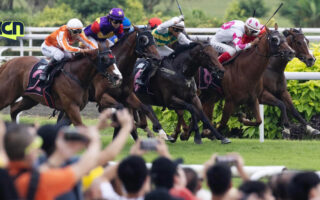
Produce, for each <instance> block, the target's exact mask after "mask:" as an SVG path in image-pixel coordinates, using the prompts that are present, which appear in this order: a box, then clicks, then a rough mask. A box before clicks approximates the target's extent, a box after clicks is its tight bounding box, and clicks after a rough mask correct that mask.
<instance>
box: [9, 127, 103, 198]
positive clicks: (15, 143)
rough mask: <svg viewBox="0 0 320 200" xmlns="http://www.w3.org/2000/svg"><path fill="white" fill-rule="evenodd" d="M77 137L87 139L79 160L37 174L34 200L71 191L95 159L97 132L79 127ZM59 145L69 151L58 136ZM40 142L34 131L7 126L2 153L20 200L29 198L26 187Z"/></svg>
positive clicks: (53, 196)
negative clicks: (86, 144)
mask: <svg viewBox="0 0 320 200" xmlns="http://www.w3.org/2000/svg"><path fill="white" fill-rule="evenodd" d="M81 134H84V135H86V136H87V137H88V138H89V139H90V143H89V145H88V147H87V151H86V152H85V153H84V154H83V156H82V157H81V159H80V160H79V161H78V162H77V163H75V164H72V165H69V166H68V167H64V168H59V169H48V170H46V171H40V172H39V173H38V174H39V179H38V187H37V188H35V190H34V199H35V200H46V199H55V198H56V197H57V196H59V195H61V194H63V193H65V192H67V191H69V190H71V188H72V187H73V186H74V185H75V184H76V182H77V181H78V180H80V178H81V177H82V176H83V175H84V174H86V173H88V172H89V170H91V169H92V168H93V167H94V166H95V165H96V162H97V160H98V156H97V155H98V153H99V151H100V141H99V133H98V131H97V129H96V128H95V127H90V128H83V129H82V131H81ZM57 141H59V142H58V143H59V145H61V146H64V150H65V151H72V149H70V147H69V145H68V144H66V142H65V141H64V139H63V135H62V134H60V135H59V136H58V138H57ZM41 145H42V139H41V138H40V137H38V136H36V129H35V128H32V127H27V128H26V127H24V126H22V125H11V126H9V127H8V128H7V132H6V135H5V150H6V152H7V155H8V158H9V173H10V175H11V176H12V177H13V176H18V177H17V178H16V179H15V186H16V189H17V191H18V194H19V196H20V197H21V198H26V197H27V195H28V197H29V195H30V190H28V189H27V188H28V185H29V183H30V182H31V181H30V179H33V178H34V174H36V173H34V172H35V171H37V170H36V169H33V166H34V163H35V162H36V160H37V159H38V153H39V148H40V147H41Z"/></svg>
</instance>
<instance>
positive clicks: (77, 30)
mask: <svg viewBox="0 0 320 200" xmlns="http://www.w3.org/2000/svg"><path fill="white" fill-rule="evenodd" d="M81 32H82V29H74V30H71V33H72V34H80V33H81Z"/></svg>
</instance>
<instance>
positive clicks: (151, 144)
mask: <svg viewBox="0 0 320 200" xmlns="http://www.w3.org/2000/svg"><path fill="white" fill-rule="evenodd" d="M158 144H159V141H158V140H157V139H155V138H148V139H144V140H141V143H140V149H142V150H147V151H156V150H157V145H158Z"/></svg>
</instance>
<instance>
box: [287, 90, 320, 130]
mask: <svg viewBox="0 0 320 200" xmlns="http://www.w3.org/2000/svg"><path fill="white" fill-rule="evenodd" d="M281 99H282V100H283V101H284V103H285V105H286V107H287V109H288V110H289V111H290V113H291V114H292V115H293V116H294V117H295V118H296V119H297V120H298V121H299V122H300V123H301V124H303V125H304V126H306V130H307V133H308V134H311V135H319V134H320V131H319V130H317V129H314V128H312V127H311V126H310V125H308V123H307V122H306V120H305V119H303V117H302V116H301V115H300V113H299V112H298V111H297V109H296V108H295V107H294V105H293V103H292V100H291V95H290V94H289V92H288V91H285V92H283V93H282V94H281Z"/></svg>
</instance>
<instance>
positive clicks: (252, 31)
mask: <svg viewBox="0 0 320 200" xmlns="http://www.w3.org/2000/svg"><path fill="white" fill-rule="evenodd" d="M250 33H252V34H255V33H258V31H256V30H250Z"/></svg>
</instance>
